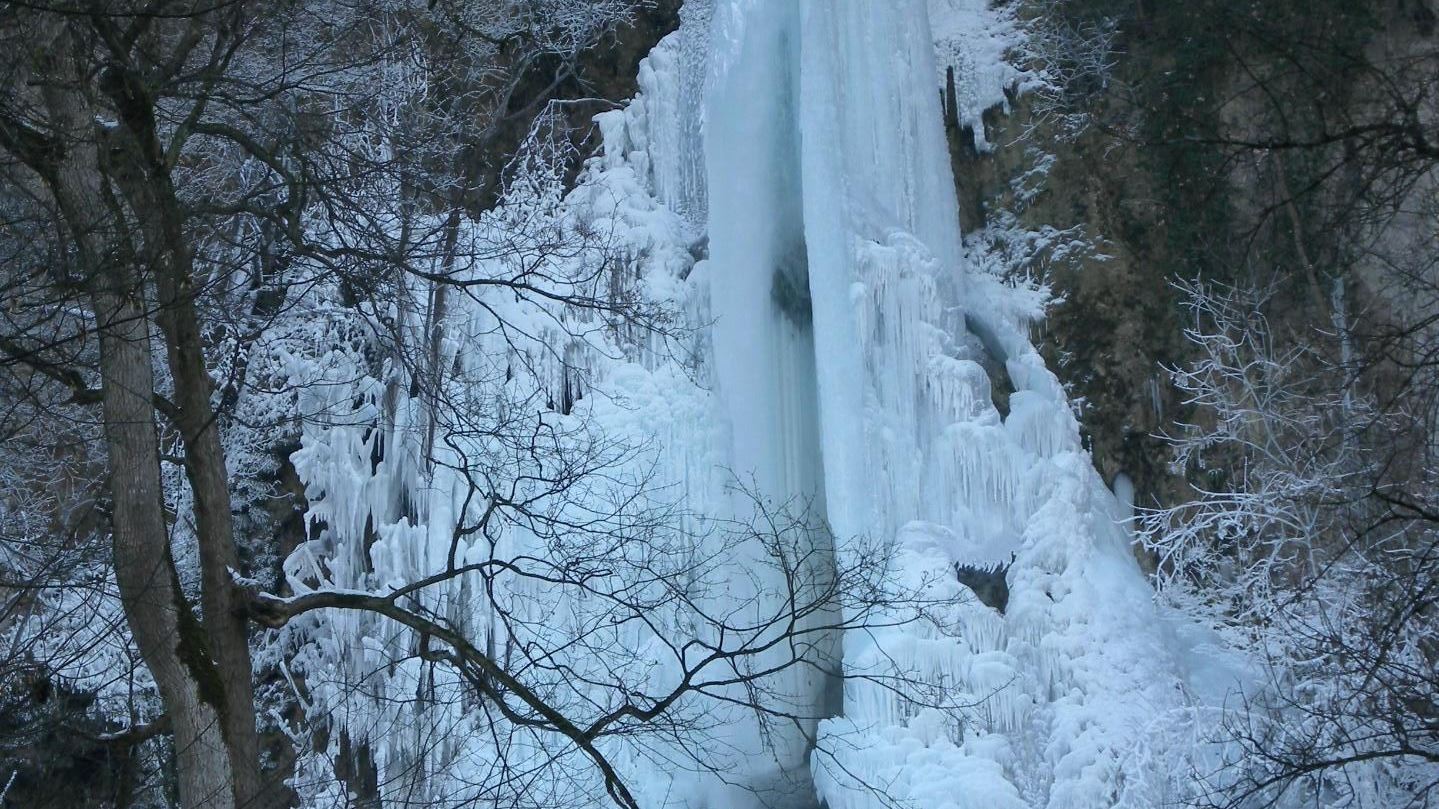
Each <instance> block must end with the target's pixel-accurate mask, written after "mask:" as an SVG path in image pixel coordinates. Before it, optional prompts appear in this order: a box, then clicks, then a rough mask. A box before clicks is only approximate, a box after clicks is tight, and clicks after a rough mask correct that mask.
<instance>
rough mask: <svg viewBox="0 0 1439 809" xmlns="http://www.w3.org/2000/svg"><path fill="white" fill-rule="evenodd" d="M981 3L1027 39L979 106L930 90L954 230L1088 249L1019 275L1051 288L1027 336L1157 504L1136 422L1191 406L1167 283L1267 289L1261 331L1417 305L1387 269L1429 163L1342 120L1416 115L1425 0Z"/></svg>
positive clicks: (1403, 247) (1102, 450)
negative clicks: (1075, 243)
mask: <svg viewBox="0 0 1439 809" xmlns="http://www.w3.org/2000/svg"><path fill="white" fill-rule="evenodd" d="M997 9H998V13H1000V14H1004V15H1009V16H1010V17H1011V18H1012V19H1014V20H1016V21H1017V24H1018V26H1019V27H1020V28H1021V29H1022V30H1026V31H1027V32H1028V33H1029V36H1030V40H1031V42H1030V44H1029V45H1028V46H1026V47H1025V48H1020V49H1015V50H1012V51H1011V52H1010V54H1009V58H1010V59H1011V61H1012V62H1014V63H1015V64H1017V65H1019V66H1020V67H1021V68H1024V69H1025V70H1028V71H1030V73H1028V74H1026V76H1028V77H1029V78H1025V77H1020V78H1016V79H1014V80H1013V81H1012V82H1011V84H1010V87H1009V90H1008V91H1007V93H1006V96H1007V97H1006V100H1005V103H1003V104H999V105H995V106H992V107H990V108H988V109H986V110H984V112H983V113H982V114H981V115H979V116H975V115H974V114H973V113H972V112H971V113H970V114H969V115H968V116H966V114H965V113H966V111H965V110H964V104H963V99H962V98H961V99H960V102H959V103H958V104H956V103H955V94H954V93H953V92H952V91H951V92H949V93H947V94H945V95H946V97H947V99H948V103H947V105H946V122H947V125H948V126H947V129H948V132H949V136H950V137H949V141H950V149H951V157H952V160H953V164H954V169H955V181H956V185H957V186H958V189H959V199H960V205H961V207H962V214H961V216H962V222H963V225H964V229H965V233H966V234H967V235H968V236H969V237H970V238H975V237H976V236H980V237H983V235H984V233H985V230H986V229H988V230H991V231H992V230H995V229H996V225H997V224H998V225H1000V226H1001V228H1000V229H1011V228H1013V227H1015V226H1017V227H1018V228H1019V229H1020V230H1025V231H1030V232H1034V231H1040V230H1044V229H1046V228H1052V229H1056V230H1058V231H1061V232H1070V233H1077V234H1079V235H1080V237H1081V238H1082V239H1083V240H1084V241H1086V242H1088V243H1089V244H1090V245H1091V246H1092V249H1090V250H1067V251H1050V253H1048V254H1044V255H1041V256H1040V257H1039V259H1038V261H1037V262H1032V264H1035V265H1036V266H1031V267H1028V268H1027V269H1029V270H1031V271H1034V270H1039V271H1041V272H1043V273H1044V274H1045V275H1046V276H1047V278H1048V281H1049V283H1050V284H1051V286H1052V288H1053V291H1054V292H1055V293H1056V298H1057V303H1056V304H1055V305H1054V307H1053V308H1052V310H1051V313H1050V316H1049V317H1048V318H1047V319H1046V321H1045V323H1044V326H1043V329H1044V332H1043V334H1041V335H1037V337H1038V339H1039V340H1040V344H1041V351H1042V353H1044V355H1045V357H1046V359H1047V360H1048V361H1049V362H1050V365H1051V367H1053V368H1055V369H1056V370H1057V372H1058V374H1059V376H1060V378H1061V379H1062V380H1063V382H1064V383H1065V385H1066V387H1067V388H1068V390H1069V392H1070V394H1071V397H1072V398H1073V399H1075V400H1078V401H1080V402H1082V404H1081V406H1080V419H1081V424H1082V426H1083V429H1084V431H1085V434H1086V440H1087V441H1088V442H1089V444H1090V446H1091V448H1092V450H1093V453H1094V458H1095V463H1096V465H1097V467H1098V468H1099V470H1100V472H1101V473H1102V474H1103V475H1104V477H1105V478H1106V479H1107V480H1111V481H1112V480H1114V478H1115V477H1116V476H1117V475H1119V474H1121V473H1123V474H1124V475H1126V476H1127V477H1129V478H1130V479H1132V480H1133V483H1134V486H1135V497H1136V502H1137V503H1139V504H1149V503H1156V502H1157V503H1166V504H1167V503H1173V502H1175V501H1176V499H1177V498H1179V497H1182V496H1183V494H1184V492H1185V491H1186V490H1187V488H1188V487H1187V485H1186V482H1185V480H1184V475H1183V474H1182V473H1177V472H1175V471H1172V470H1170V468H1169V457H1168V455H1169V453H1168V451H1167V448H1166V445H1165V443H1164V442H1163V441H1162V440H1161V439H1160V438H1157V437H1156V436H1157V435H1159V434H1161V433H1163V432H1164V431H1165V430H1166V429H1167V428H1170V427H1172V425H1173V423H1174V422H1175V420H1176V419H1186V418H1189V417H1190V416H1191V412H1190V410H1189V409H1188V408H1187V407H1186V406H1185V404H1184V403H1183V401H1182V400H1181V397H1180V396H1179V395H1178V394H1177V392H1176V391H1175V390H1174V389H1173V387H1172V386H1171V385H1170V384H1169V382H1168V379H1167V374H1166V373H1165V372H1164V370H1163V367H1164V366H1167V365H1173V364H1176V363H1183V362H1184V361H1186V360H1187V359H1188V358H1189V357H1188V355H1187V353H1186V352H1187V351H1188V350H1189V349H1188V348H1187V347H1186V343H1185V340H1184V338H1183V333H1182V329H1183V326H1184V322H1183V318H1182V313H1181V310H1180V307H1179V302H1178V296H1177V293H1176V290H1175V289H1174V287H1173V282H1174V281H1177V280H1181V279H1200V278H1202V279H1206V280H1210V281H1219V282H1223V283H1239V284H1250V285H1255V286H1262V287H1266V288H1273V289H1274V291H1275V299H1276V300H1277V301H1280V302H1282V305H1279V306H1276V307H1275V311H1273V312H1266V313H1265V314H1266V316H1267V317H1268V318H1269V319H1270V320H1271V321H1273V322H1275V323H1276V324H1277V327H1278V328H1279V330H1281V331H1284V330H1289V331H1291V332H1293V331H1295V330H1299V331H1303V330H1305V329H1310V328H1312V327H1313V326H1314V324H1327V323H1330V322H1331V321H1332V320H1333V319H1334V318H1335V317H1336V316H1340V317H1343V316H1345V313H1344V312H1336V310H1335V306H1336V304H1335V303H1334V300H1333V297H1334V294H1333V293H1334V290H1335V289H1339V290H1341V292H1342V294H1341V295H1340V297H1341V298H1344V297H1345V295H1347V298H1346V299H1347V300H1348V301H1349V303H1348V304H1344V303H1342V302H1341V303H1340V304H1339V306H1341V307H1344V306H1347V307H1348V308H1349V309H1351V310H1355V309H1357V308H1360V307H1364V308H1366V311H1367V312H1369V313H1370V314H1373V312H1374V311H1375V306H1374V305H1371V303H1375V302H1377V305H1378V308H1379V309H1380V310H1385V311H1386V312H1387V314H1384V315H1383V316H1382V318H1383V319H1384V320H1386V322H1388V321H1392V320H1395V319H1396V318H1398V319H1404V317H1410V318H1411V319H1412V317H1416V316H1419V313H1418V312H1417V311H1409V312H1407V313H1406V312H1404V311H1403V310H1404V309H1405V308H1406V307H1407V308H1409V309H1414V308H1415V307H1416V304H1415V303H1414V302H1413V300H1412V299H1410V298H1406V296H1403V295H1395V294H1394V293H1393V291H1392V290H1393V288H1394V284H1393V279H1392V272H1388V269H1390V268H1392V267H1393V266H1394V264H1395V257H1396V256H1402V255H1413V254H1415V253H1416V252H1417V251H1419V250H1420V247H1419V246H1420V245H1422V244H1425V241H1424V240H1425V239H1428V238H1431V236H1432V234H1431V233H1430V231H1429V230H1427V229H1426V228H1427V226H1425V225H1423V224H1421V223H1419V222H1418V221H1416V216H1415V215H1414V214H1413V213H1412V211H1417V210H1426V208H1425V205H1427V204H1428V198H1427V196H1426V195H1432V189H1433V181H1432V177H1433V172H1432V168H1431V164H1432V163H1433V162H1434V161H1433V160H1432V159H1427V158H1423V159H1421V158H1420V157H1418V156H1416V155H1414V154H1412V153H1404V152H1403V149H1402V148H1397V147H1396V148H1395V149H1392V150H1388V151H1386V148H1387V142H1383V143H1381V142H1376V141H1375V140H1370V139H1365V138H1362V137H1351V136H1348V135H1349V134H1352V133H1353V132H1354V131H1356V130H1365V131H1367V130H1368V128H1375V127H1387V126H1388V125H1389V124H1390V123H1391V122H1393V121H1396V120H1398V119H1400V118H1402V117H1403V116H1404V115H1405V114H1412V115H1413V118H1414V120H1415V121H1419V120H1426V121H1430V122H1432V115H1433V110H1434V107H1433V99H1432V94H1431V93H1430V92H1429V90H1430V87H1429V83H1430V82H1431V81H1432V79H1431V78H1430V76H1431V75H1432V73H1433V66H1434V64H1435V48H1436V19H1439V17H1436V14H1435V10H1434V6H1433V3H1432V2H1431V0H1405V1H1404V2H1398V3H1395V2H1378V1H1377V0H1369V1H1368V2H1359V3H1349V2H1344V3H1341V2H1327V1H1326V2H1313V3H1311V2H1289V1H1288V0H1280V2H1265V3H1260V2H1253V1H1252V0H1205V2H1200V3H1184V4H1160V3H1147V2H1137V3H1136V2H1115V1H1114V0H1073V1H1072V2H1066V3H1041V2H1034V1H1033V0H1023V1H1022V2H1017V3H1012V4H1004V3H1000V4H997ZM941 52H942V53H943V48H941ZM1426 66H1427V67H1426ZM1036 76H1038V77H1041V79H1042V80H1036V79H1035V78H1034V77H1036ZM1045 82H1047V85H1048V86H1042V87H1039V89H1038V90H1035V89H1034V88H1035V87H1036V86H1038V85H1041V84H1044V83H1045ZM1389 84H1395V85H1398V86H1399V87H1402V88H1403V89H1396V88H1395V87H1394V86H1386V85H1389ZM942 92H943V91H942ZM960 95H961V96H962V93H961V94H960ZM1410 104H1412V108H1406V105H1410ZM966 117H968V118H969V119H970V120H968V121H966V120H965V119H966ZM975 118H978V121H975V120H974V119H975ZM976 130H979V131H976ZM976 144H978V147H977V146H976ZM1406 209H1407V210H1408V211H1410V213H1406V212H1404V211H1405V210H1406ZM1361 244H1362V247H1360V245H1361ZM1408 272H1410V273H1411V274H1412V273H1415V272H1420V271H1419V270H1417V269H1410V270H1408ZM1336 284H1337V285H1338V286H1336ZM1386 290H1387V291H1386ZM1396 306H1397V307H1398V310H1394V307H1396Z"/></svg>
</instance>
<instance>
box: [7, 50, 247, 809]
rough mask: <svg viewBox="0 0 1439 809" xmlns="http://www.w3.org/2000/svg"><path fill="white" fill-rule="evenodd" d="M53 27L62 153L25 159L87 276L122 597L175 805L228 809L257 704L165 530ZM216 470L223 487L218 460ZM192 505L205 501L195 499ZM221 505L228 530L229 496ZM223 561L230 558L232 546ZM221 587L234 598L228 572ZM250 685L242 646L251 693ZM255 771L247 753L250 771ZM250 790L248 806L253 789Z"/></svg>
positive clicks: (112, 243) (89, 162)
mask: <svg viewBox="0 0 1439 809" xmlns="http://www.w3.org/2000/svg"><path fill="white" fill-rule="evenodd" d="M52 30H53V31H54V37H53V39H51V38H49V37H47V39H49V40H50V41H48V42H46V43H43V44H40V45H39V47H38V50H37V53H36V58H35V63H36V66H37V68H38V70H37V73H38V76H39V78H40V82H39V84H40V86H41V90H40V92H41V94H42V97H43V100H44V107H45V109H46V112H47V114H48V117H49V122H48V123H49V125H50V132H51V136H52V138H54V139H57V140H58V141H59V142H60V143H62V144H63V147H62V148H61V149H59V150H52V151H50V152H47V153H46V154H45V155H37V156H34V159H27V161H26V162H27V163H29V164H30V165H32V167H35V168H36V170H37V172H38V173H40V175H41V177H42V178H43V179H44V181H45V183H46V185H47V186H48V187H49V188H50V190H51V193H52V195H53V197H54V200H55V203H56V206H57V208H58V209H59V212H60V215H61V218H62V219H63V220H64V223H65V225H66V228H67V229H68V230H69V232H70V234H71V236H72V237H73V240H74V244H75V247H76V252H77V258H78V260H79V263H80V266H81V268H82V269H83V270H84V272H85V274H86V276H87V277H88V279H89V287H90V299H91V302H92V304H93V308H94V313H95V322H96V330H97V332H98V334H99V342H100V379H101V404H102V412H103V419H104V426H105V438H106V448H107V450H108V454H109V465H110V492H111V497H112V499H113V501H114V502H113V510H112V516H111V533H112V542H113V547H114V559H113V564H114V568H115V578H116V582H117V584H118V586H119V590H120V600H121V604H122V605H123V607H124V610H125V617H126V620H127V622H128V624H129V626H130V631H131V634H132V635H133V637H134V638H135V643H136V645H137V646H138V647H139V650H140V654H141V656H142V657H143V658H144V661H145V665H146V666H147V667H148V668H149V669H150V672H151V674H152V675H153V677H154V678H155V683H156V686H157V687H158V689H159V691H160V698H161V701H162V703H163V704H164V708H165V713H166V715H167V716H168V717H169V720H170V723H171V727H172V728H173V730H174V744H175V757H176V772H177V776H178V782H179V784H178V786H179V798H180V804H181V806H182V807H184V809H201V807H205V808H206V809H211V808H213V809H233V807H235V806H236V804H237V801H236V798H237V793H238V789H237V788H239V787H241V786H242V784H243V783H244V777H243V776H242V778H241V779H238V780H237V779H236V777H235V770H234V767H233V765H234V763H235V762H237V761H238V760H239V759H240V757H241V755H240V754H241V752H242V751H237V750H236V749H235V747H236V745H235V741H236V734H234V733H232V732H231V727H232V726H233V725H240V726H244V725H246V724H248V726H249V728H250V741H251V742H252V747H251V750H253V749H254V748H253V737H254V706H253V704H247V705H245V706H244V709H243V711H239V712H238V713H239V714H241V716H240V718H239V719H236V715H237V711H236V710H235V709H234V708H233V707H232V706H233V705H234V702H233V698H231V697H230V696H229V693H228V690H227V688H226V685H227V679H229V678H222V677H221V674H220V672H221V671H222V669H220V668H218V667H217V666H216V663H215V659H214V658H212V657H211V649H210V642H209V639H208V638H207V632H206V630H205V628H203V627H202V626H201V624H200V622H199V621H198V620H197V619H196V618H195V616H194V613H193V612H192V611H191V609H190V605H189V604H188V602H187V601H186V599H185V596H184V594H183V592H182V591H181V589H180V583H179V578H178V576H177V574H176V571H175V566H174V561H173V558H172V557H171V554H170V543H169V532H168V529H167V526H166V523H165V511H164V490H163V485H162V480H161V474H160V444H159V436H158V435H157V432H156V426H155V416H156V409H155V393H154V368H153V365H152V360H151V347H150V319H149V316H148V314H147V311H148V308H149V307H148V306H147V301H146V296H145V289H146V285H145V283H144V278H143V275H142V272H141V270H142V268H141V267H140V266H138V264H137V254H136V251H135V249H134V244H133V234H132V233H131V231H130V229H129V226H128V225H129V223H128V218H127V217H126V216H125V214H124V211H123V209H122V207H121V206H120V204H119V201H118V200H116V199H115V197H114V195H113V194H112V188H111V186H110V184H109V183H108V182H107V181H106V179H105V174H104V170H103V168H102V163H103V161H102V157H101V151H100V149H99V146H98V143H99V135H98V134H97V132H96V126H95V121H96V120H99V119H100V117H101V116H99V115H97V111H96V110H95V109H94V108H93V106H92V103H91V100H90V98H89V97H88V95H87V93H86V92H85V89H86V87H87V81H88V79H89V75H88V63H87V62H86V60H84V59H83V58H78V57H80V56H83V55H84V54H85V53H86V51H85V49H84V48H83V47H82V46H81V43H80V42H78V41H76V39H75V37H73V36H72V35H71V33H70V31H69V30H68V28H67V27H66V26H65V25H64V23H63V22H61V23H57V24H55V26H54V28H53V29H52ZM52 155H54V157H52ZM22 157H23V156H22ZM216 446H218V438H216ZM218 474H219V476H220V481H221V483H222V484H223V482H224V472H223V463H222V464H221V467H220V472H219V473H218ZM205 483H206V484H207V485H208V484H209V483H210V481H208V480H206V481H205ZM199 488H200V487H197V489H199ZM206 491H207V492H209V491H210V490H209V489H206ZM196 500H197V502H202V499H201V496H200V495H199V492H198V491H197V496H196ZM203 502H207V503H208V502H209V501H203ZM225 509H226V513H225V518H226V524H227V525H228V516H229V515H228V495H227V497H226V499H225ZM202 544H203V543H202ZM230 554H231V556H230V557H229V558H233V546H231V549H230ZM207 584H208V582H207ZM224 590H225V592H226V593H228V592H229V591H230V588H229V581H228V574H226V582H225V588H224ZM222 606H223V605H222ZM206 607H207V612H210V611H211V610H210V605H208V604H207V605H206ZM249 677H250V671H249V654H248V649H247V650H246V652H245V664H244V675H243V679H244V682H245V688H244V692H245V693H246V694H248V693H249ZM240 740H241V742H242V743H243V737H241V739H240ZM254 766H255V764H254V761H253V757H252V760H251V763H250V764H249V767H250V768H251V769H253V768H254ZM245 794H246V798H245V800H248V797H249V795H250V794H252V793H245Z"/></svg>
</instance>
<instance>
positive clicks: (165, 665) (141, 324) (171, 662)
mask: <svg viewBox="0 0 1439 809" xmlns="http://www.w3.org/2000/svg"><path fill="white" fill-rule="evenodd" d="M94 301H95V311H96V314H97V317H98V319H99V322H100V324H101V328H100V373H101V381H102V385H103V394H102V402H103V407H104V418H105V438H106V446H107V448H108V450H109V455H110V491H111V497H112V498H113V499H114V507H113V515H112V517H111V522H112V537H113V542H114V556H115V558H114V565H115V579H116V581H117V583H118V584H119V587H120V600H121V603H122V604H123V605H124V608H125V617H126V619H127V620H128V622H129V624H130V632H131V634H132V635H133V636H134V638H135V643H136V645H137V646H139V648H140V654H141V655H142V656H143V657H144V659H145V664H146V666H147V667H148V668H149V669H150V673H151V674H152V675H153V676H154V678H155V683H156V685H157V686H159V689H160V697H161V699H162V701H163V702H164V705H165V713H166V715H167V716H169V717H170V722H171V725H172V727H173V728H174V734H175V758H176V762H175V765H176V766H175V769H176V772H177V773H178V776H179V787H180V805H181V806H182V807H184V808H185V809H200V807H215V809H226V808H227V807H233V806H235V800H234V793H233V791H232V787H231V781H232V780H233V778H232V773H231V769H230V753H229V750H228V746H227V745H226V743H225V738H224V733H223V732H222V727H223V726H222V724H221V721H220V720H221V718H222V715H223V712H224V710H225V709H224V707H223V705H224V700H223V693H224V689H223V687H222V686H221V684H220V680H219V676H218V672H217V671H216V667H215V663H214V661H213V660H211V659H210V653H209V650H208V649H207V648H206V644H205V633H204V632H203V630H202V629H201V628H200V625H199V622H198V621H197V620H196V619H195V617H194V615H193V614H192V613H191V612H190V607H189V605H188V604H187V603H185V598H184V596H183V595H182V593H181V591H180V582H179V579H178V578H177V576H176V574H175V568H174V565H173V563H172V560H171V556H170V546H169V536H168V532H167V530H166V527H165V511H164V495H163V491H162V489H161V482H160V444H159V438H158V437H157V435H156V433H155V409H154V402H153V399H152V395H153V394H152V390H153V383H154V380H153V378H152V369H151V366H150V337H149V323H148V321H147V319H146V318H145V316H144V313H143V311H142V310H141V309H140V307H138V306H137V305H136V304H135V301H134V299H133V298H132V297H128V296H127V297H121V296H119V295H115V294H114V293H113V292H109V291H103V292H98V293H96V295H95V296H94ZM250 716H251V717H253V709H251V711H250Z"/></svg>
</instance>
